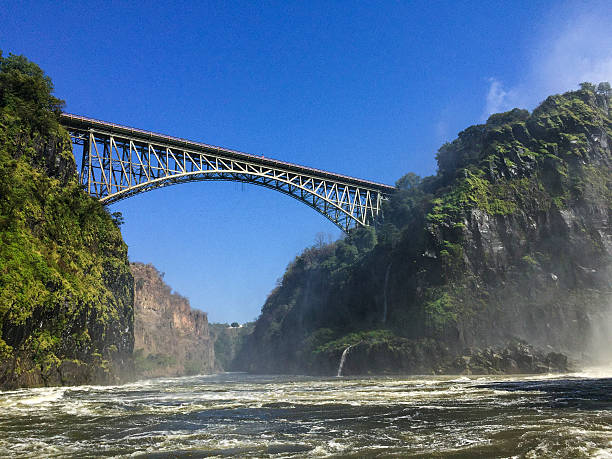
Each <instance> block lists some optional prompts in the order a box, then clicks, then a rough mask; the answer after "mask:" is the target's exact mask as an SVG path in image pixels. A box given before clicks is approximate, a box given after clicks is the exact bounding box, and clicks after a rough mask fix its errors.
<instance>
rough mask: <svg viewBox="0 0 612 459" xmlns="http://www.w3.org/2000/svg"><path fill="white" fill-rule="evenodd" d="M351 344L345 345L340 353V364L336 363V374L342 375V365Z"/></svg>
mask: <svg viewBox="0 0 612 459" xmlns="http://www.w3.org/2000/svg"><path fill="white" fill-rule="evenodd" d="M352 347H353V346H349V347H347V348H346V349H345V350H344V352H343V353H342V357H340V365H338V374H337V375H336V376H342V367H343V366H344V361H345V360H346V356H347V355H348V352H349V350H350V349H351V348H352Z"/></svg>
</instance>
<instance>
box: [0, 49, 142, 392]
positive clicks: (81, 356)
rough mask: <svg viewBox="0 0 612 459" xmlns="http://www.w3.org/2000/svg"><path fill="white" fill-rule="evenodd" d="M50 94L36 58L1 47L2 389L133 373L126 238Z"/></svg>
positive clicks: (102, 380) (91, 380) (114, 378)
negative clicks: (83, 179)
mask: <svg viewBox="0 0 612 459" xmlns="http://www.w3.org/2000/svg"><path fill="white" fill-rule="evenodd" d="M52 92H53V86H52V84H51V80H50V79H49V78H48V77H47V76H45V74H44V73H43V72H42V70H41V69H40V68H39V67H38V66H36V65H35V64H33V63H32V62H29V61H28V60H27V59H25V58H24V57H23V56H13V55H10V56H9V57H2V54H1V53H0V389H2V388H14V387H32V386H45V385H46V386H50V385H60V384H64V385H71V384H103V383H117V382H119V381H120V380H122V378H125V377H129V376H130V374H131V372H132V365H131V364H132V348H133V343H134V336H133V328H132V327H133V322H132V320H133V309H132V307H133V280H132V275H131V274H130V269H129V262H128V258H127V246H126V245H125V243H124V242H123V239H122V238H121V232H120V230H119V225H118V223H117V221H116V220H115V219H114V218H113V216H111V215H110V214H109V212H108V211H107V209H106V208H105V207H104V206H103V205H102V204H100V203H99V202H98V201H97V200H96V199H94V198H91V197H90V196H88V195H87V194H86V193H85V192H84V191H83V190H82V189H81V186H80V184H79V180H78V177H77V174H76V166H75V161H74V157H73V155H72V144H71V142H70V138H69V136H68V133H67V132H66V131H65V130H64V129H63V128H62V127H61V125H60V123H59V114H60V112H61V107H62V104H63V102H62V101H61V100H58V99H56V98H55V97H54V96H53V95H52Z"/></svg>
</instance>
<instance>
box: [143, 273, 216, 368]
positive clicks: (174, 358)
mask: <svg viewBox="0 0 612 459" xmlns="http://www.w3.org/2000/svg"><path fill="white" fill-rule="evenodd" d="M131 270H132V274H133V276H134V356H135V364H136V372H137V375H138V376H140V377H157V376H184V375H193V374H203V373H212V372H213V371H214V370H215V354H214V347H213V340H212V339H211V338H210V336H209V331H208V318H207V315H206V313H205V312H202V311H198V310H195V309H191V306H190V305H189V300H188V299H187V298H185V297H183V296H181V295H179V294H178V293H172V289H171V288H170V287H169V286H168V285H167V284H166V283H165V282H164V280H163V274H161V273H160V272H159V271H158V270H157V269H156V268H155V267H154V266H153V265H150V264H148V265H145V264H143V263H132V264H131Z"/></svg>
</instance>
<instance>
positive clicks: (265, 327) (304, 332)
mask: <svg viewBox="0 0 612 459" xmlns="http://www.w3.org/2000/svg"><path fill="white" fill-rule="evenodd" d="M610 98H611V90H610V85H609V84H607V83H603V84H600V85H599V86H597V87H596V86H594V85H590V84H583V85H582V88H581V89H580V90H578V91H572V92H568V93H566V94H562V95H556V96H551V97H549V98H548V99H546V100H545V101H544V102H543V103H542V104H541V105H540V106H539V107H537V108H536V109H535V110H534V111H533V112H532V113H529V112H528V111H526V110H519V109H514V110H512V111H509V112H507V113H501V114H496V115H492V116H491V117H490V118H489V120H488V121H487V123H486V124H482V125H476V126H471V127H469V128H467V129H466V130H465V131H463V132H461V133H460V134H459V136H458V138H457V139H456V140H454V141H453V142H451V143H447V144H445V145H443V146H442V147H441V148H440V149H439V151H438V153H437V156H436V158H437V161H438V173H437V175H435V176H432V177H427V178H424V179H421V178H419V177H418V176H416V175H415V174H408V175H406V176H405V177H403V178H402V179H400V180H399V181H398V183H397V191H396V193H395V194H394V195H393V196H392V197H391V199H390V200H389V201H388V202H386V203H385V207H384V221H382V222H381V223H380V225H379V226H378V228H377V229H376V231H373V230H371V229H356V230H354V231H352V232H351V233H350V234H349V235H348V236H347V238H346V239H345V240H342V241H339V242H336V243H334V244H331V245H328V246H322V247H312V248H310V249H307V250H306V251H304V253H303V254H301V255H300V256H298V257H297V258H296V260H295V261H294V262H293V263H291V264H290V265H289V267H288V268H287V272H286V273H285V275H284V276H283V279H282V282H281V283H280V285H279V286H278V287H277V288H276V289H275V290H274V291H273V292H272V293H271V295H270V296H269V298H268V299H267V301H266V304H265V305H264V307H263V309H262V314H261V316H260V317H259V319H258V320H257V323H256V326H255V331H254V333H253V335H252V336H251V337H250V338H249V340H248V342H247V345H246V346H244V348H243V350H242V352H241V354H240V355H239V357H238V364H239V365H240V366H241V367H242V368H243V369H245V370H250V371H257V372H319V371H321V369H324V371H327V372H328V373H333V372H334V371H335V370H334V369H335V367H336V366H337V361H338V359H339V356H340V355H341V354H342V353H343V351H344V349H346V347H347V346H354V348H352V349H351V351H350V353H349V356H350V355H352V356H353V357H352V358H349V359H348V362H347V371H351V360H352V361H353V364H356V363H357V362H359V359H357V358H356V357H358V356H359V355H360V354H363V356H365V355H367V356H368V358H369V359H370V360H371V363H370V365H371V367H372V368H373V369H376V371H378V372H426V373H429V372H431V371H438V370H439V368H440V367H444V366H446V368H448V365H447V363H446V362H447V360H448V359H447V356H451V357H453V356H456V357H458V358H461V361H463V362H470V365H473V366H475V367H478V368H486V369H491V371H500V370H501V369H503V368H506V367H508V369H509V370H508V371H514V367H513V365H510V364H508V365H506V363H508V362H505V363H503V362H502V363H499V362H498V363H499V365H498V363H495V362H496V359H497V357H491V359H492V360H491V359H489V354H491V353H492V354H491V355H493V354H496V353H497V354H499V352H498V351H490V349H489V350H488V348H495V349H504V348H507V347H508V346H509V344H508V343H512V342H517V341H518V342H527V343H529V344H531V345H533V346H535V347H538V348H540V349H542V351H541V352H542V354H541V355H542V356H543V357H542V358H540V359H535V360H534V361H539V362H540V363H538V364H537V365H535V366H532V367H530V366H528V365H527V366H525V365H523V366H521V365H518V366H517V368H518V369H520V370H521V371H534V370H535V369H537V368H544V367H545V366H546V367H548V366H550V367H551V368H554V367H557V368H561V367H562V366H563V365H557V364H554V365H553V364H552V363H551V364H550V365H548V363H547V362H546V355H548V354H550V353H551V352H552V353H553V357H551V359H553V360H554V361H555V362H557V363H558V362H559V361H560V360H559V358H556V357H554V355H555V354H554V353H558V352H563V353H565V354H567V355H570V356H572V357H574V358H579V359H583V358H588V357H591V356H594V355H596V354H597V353H598V352H597V351H599V350H601V348H602V346H604V347H605V345H603V344H597V343H596V342H594V340H593V337H594V336H595V335H600V336H605V335H608V336H609V335H611V334H612V320H610V308H611V306H612V148H611V147H612V112H611V110H610V100H611V99H610ZM364 333H366V335H367V336H366V337H365V338H364V336H363V334H364ZM368 333H369V334H368ZM372 337H374V338H372ZM370 338H372V339H370ZM364 339H365V341H364ZM608 343H609V340H608ZM466 348H471V349H473V351H471V355H463V354H462V352H463V351H462V350H464V349H466ZM500 352H501V351H500ZM534 352H540V351H534ZM462 355H463V357H466V359H463V358H462ZM500 355H503V352H502V354H500ZM534 355H535V354H534ZM538 355H539V354H538ZM608 358H612V352H609V351H608ZM325 359H328V360H329V362H327V363H325V362H324V360H325ZM502 360H503V359H502ZM479 361H481V363H477V362H479ZM362 362H365V357H363V359H362ZM381 362H386V364H382V363H381ZM402 362H405V364H403V363H402ZM410 362H416V363H415V364H414V365H412V364H411V363H410ZM456 362H459V363H461V362H460V361H456ZM472 362H476V363H472ZM487 362H489V363H487ZM381 365H382V366H381ZM470 365H467V367H466V368H464V370H465V371H471V370H470V369H469V366H470ZM359 368H360V371H366V368H367V366H366V365H365V364H364V365H362V366H360V367H359ZM477 371H481V370H478V369H477ZM482 371H484V370H482Z"/></svg>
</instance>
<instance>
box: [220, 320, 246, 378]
mask: <svg viewBox="0 0 612 459" xmlns="http://www.w3.org/2000/svg"><path fill="white" fill-rule="evenodd" d="M253 327H254V322H248V323H246V324H243V325H241V326H234V327H231V326H230V325H229V324H219V323H213V324H210V334H211V337H212V340H213V342H214V343H215V344H214V346H215V367H216V369H217V370H219V371H232V370H234V366H233V365H234V363H233V362H234V359H235V358H236V355H237V354H238V352H239V351H240V349H241V348H242V346H243V345H244V341H245V339H246V337H247V336H248V335H250V334H251V333H252V332H253Z"/></svg>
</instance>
